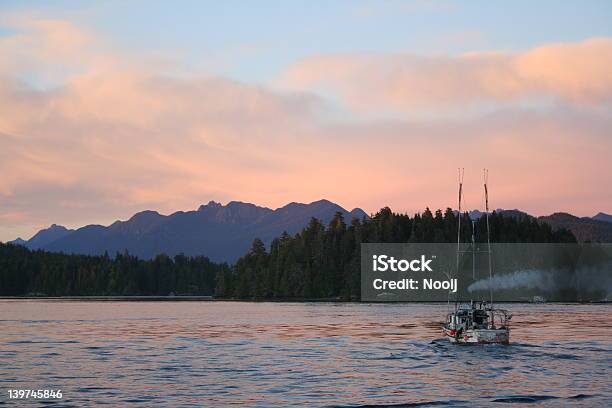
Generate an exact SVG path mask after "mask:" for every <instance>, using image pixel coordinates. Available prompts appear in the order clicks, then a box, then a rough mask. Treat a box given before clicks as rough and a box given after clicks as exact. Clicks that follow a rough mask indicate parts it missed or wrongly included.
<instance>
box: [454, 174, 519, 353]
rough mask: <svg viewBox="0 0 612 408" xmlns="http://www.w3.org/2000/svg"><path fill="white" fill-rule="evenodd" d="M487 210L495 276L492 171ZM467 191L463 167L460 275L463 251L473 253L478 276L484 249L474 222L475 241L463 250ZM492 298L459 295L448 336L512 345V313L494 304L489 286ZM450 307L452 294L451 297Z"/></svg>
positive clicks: (460, 340) (461, 340)
mask: <svg viewBox="0 0 612 408" xmlns="http://www.w3.org/2000/svg"><path fill="white" fill-rule="evenodd" d="M483 179H484V195H485V197H484V198H485V200H484V201H485V213H484V216H485V217H486V226H487V245H486V251H484V252H485V253H486V255H487V256H488V265H489V278H491V277H492V268H491V241H490V230H489V192H488V188H487V182H488V171H487V170H486V169H485V170H484V172H483ZM462 193H463V169H459V208H458V228H457V275H459V266H460V264H459V259H460V255H461V254H462V253H466V252H470V253H471V255H472V277H473V278H474V279H476V267H475V265H476V261H475V257H476V253H477V252H483V251H477V249H476V239H475V236H476V232H475V230H476V227H475V221H472V242H471V245H470V250H469V251H462V250H461V215H462V214H461V198H462ZM489 295H490V296H489V301H488V302H487V301H486V300H484V299H481V300H474V299H470V301H469V302H464V301H461V300H460V298H459V296H456V298H455V303H454V310H453V311H452V312H450V313H448V314H447V316H446V321H445V323H444V327H443V332H444V336H445V337H446V338H448V340H449V341H450V342H451V343H458V344H509V343H510V319H511V318H512V314H511V313H510V312H509V311H508V310H505V309H498V308H496V307H494V304H493V291H492V289H489ZM449 306H450V297H449Z"/></svg>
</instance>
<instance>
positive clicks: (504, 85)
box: [278, 38, 612, 112]
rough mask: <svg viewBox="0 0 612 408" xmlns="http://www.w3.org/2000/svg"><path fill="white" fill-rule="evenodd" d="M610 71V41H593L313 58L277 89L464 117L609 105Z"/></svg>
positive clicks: (358, 105) (368, 107) (363, 105)
mask: <svg viewBox="0 0 612 408" xmlns="http://www.w3.org/2000/svg"><path fill="white" fill-rule="evenodd" d="M611 68H612V39H610V38H594V39H589V40H585V41H583V42H579V43H570V44H551V45H544V46H542V47H538V48H535V49H532V50H529V51H527V52H523V53H508V52H489V53H468V54H465V55H460V56H448V55H447V56H444V55H443V56H420V55H410V54H346V55H328V56H318V57H312V58H308V59H305V60H302V61H298V62H296V63H295V64H293V65H292V66H290V67H289V68H288V69H287V70H286V71H285V72H284V73H283V75H282V78H281V79H280V80H279V81H278V83H279V85H280V86H282V87H283V88H285V89H293V90H303V91H304V90H310V91H316V92H324V93H327V94H331V95H333V96H335V97H336V98H338V99H339V100H341V101H343V102H344V103H346V104H347V105H348V106H350V107H352V108H354V109H357V110H358V111H366V112H367V111H376V110H383V109H391V110H399V111H411V110H414V109H415V108H417V109H418V108H433V109H444V108H447V109H448V108H450V109H462V108H465V106H466V104H467V105H470V104H475V105H477V104H482V103H492V102H503V103H505V102H512V101H514V102H516V101H520V100H525V99H527V100H528V99H531V98H553V99H558V100H563V101H568V102H571V103H574V104H590V105H593V104H599V103H606V104H609V103H610V101H611V100H612V69H611Z"/></svg>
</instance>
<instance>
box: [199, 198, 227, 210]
mask: <svg viewBox="0 0 612 408" xmlns="http://www.w3.org/2000/svg"><path fill="white" fill-rule="evenodd" d="M219 207H223V205H222V204H221V203H218V202H216V201H214V200H210V201H209V202H208V204H202V205H201V206H200V207H198V211H204V210H206V209H210V208H219Z"/></svg>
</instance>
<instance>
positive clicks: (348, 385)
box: [0, 300, 612, 407]
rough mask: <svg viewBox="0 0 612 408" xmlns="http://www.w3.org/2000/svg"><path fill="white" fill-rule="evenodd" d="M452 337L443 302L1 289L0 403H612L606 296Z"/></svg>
mask: <svg viewBox="0 0 612 408" xmlns="http://www.w3.org/2000/svg"><path fill="white" fill-rule="evenodd" d="M506 307H507V308H508V309H510V310H511V311H512V312H513V314H514V318H513V320H512V321H513V329H512V332H511V344H510V345H508V346H503V345H490V346H465V345H451V344H449V343H447V341H446V340H445V339H443V338H442V336H441V322H442V321H443V319H444V316H445V313H446V309H447V305H445V304H331V303H248V302H213V301H209V302H170V301H163V302H115V301H106V302H86V301H40V300H36V301H13V300H7V301H0V393H1V394H0V404H7V405H9V406H23V405H28V404H33V405H41V401H38V400H31V399H30V400H10V399H9V398H8V390H9V389H34V390H38V389H52V390H58V389H61V390H62V394H63V398H62V399H61V400H55V401H53V400H45V401H44V402H43V403H42V405H47V406H54V404H55V405H57V406H74V407H85V406H94V405H100V404H107V405H108V406H130V405H131V406H138V407H146V406H160V407H187V406H193V407H196V406H220V407H221V406H228V405H232V404H246V405H248V406H266V407H268V406H293V405H308V406H338V407H354V406H364V405H372V406H374V405H380V406H385V405H386V406H389V405H390V406H393V405H399V406H413V405H414V406H430V405H431V406H438V405H441V406H445V405H446V406H466V407H467V406H470V407H473V406H500V407H506V406H513V405H517V406H524V405H525V404H533V405H535V406H550V407H557V406H585V407H591V406H612V378H611V377H612V325H611V323H612V319H611V312H612V306H611V305H564V304H538V305H518V304H513V305H506Z"/></svg>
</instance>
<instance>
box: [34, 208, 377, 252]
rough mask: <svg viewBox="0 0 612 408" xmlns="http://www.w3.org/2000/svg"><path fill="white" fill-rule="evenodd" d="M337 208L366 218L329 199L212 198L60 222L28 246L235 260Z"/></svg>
mask: <svg viewBox="0 0 612 408" xmlns="http://www.w3.org/2000/svg"><path fill="white" fill-rule="evenodd" d="M336 212H340V213H342V214H343V215H344V218H345V220H346V222H347V223H348V222H350V220H351V219H352V218H359V219H361V218H363V217H367V214H366V213H365V212H364V211H363V210H361V209H359V208H356V209H354V210H352V211H347V210H345V209H344V208H342V207H341V206H339V205H337V204H335V203H332V202H331V201H328V200H319V201H315V202H312V203H310V204H301V203H290V204H287V205H286V206H284V207H281V208H278V209H276V210H272V209H270V208H266V207H259V206H257V205H254V204H250V203H243V202H239V201H232V202H230V203H228V204H227V205H221V204H220V203H217V202H214V201H211V202H209V203H208V204H206V205H202V206H200V208H198V210H197V211H185V212H183V211H179V212H176V213H174V214H171V215H161V214H159V213H158V212H156V211H143V212H139V213H137V214H135V215H133V216H132V217H131V218H130V219H129V220H127V221H116V222H114V223H113V224H111V225H109V226H102V225H87V226H85V227H82V228H79V229H77V230H69V229H66V228H64V227H61V226H58V225H52V226H51V227H50V228H48V229H45V230H41V231H39V232H38V233H37V234H36V235H34V236H33V237H32V239H30V240H29V241H27V243H26V244H25V245H26V246H28V247H30V248H32V249H38V248H42V249H45V250H48V251H52V252H65V253H77V254H88V255H101V254H104V252H107V253H108V254H109V255H111V256H112V255H114V254H115V253H116V252H123V251H125V250H127V251H128V252H129V253H130V254H133V255H136V256H138V257H140V258H144V259H150V258H153V257H155V256H156V255H158V254H160V253H166V254H168V255H170V256H174V255H176V254H179V253H184V254H185V255H194V256H195V255H205V256H208V257H209V258H210V259H211V260H213V261H217V262H223V261H226V262H233V261H235V260H236V259H237V258H238V257H240V256H242V255H244V254H245V253H246V252H248V250H249V248H250V246H251V243H252V241H253V239H254V238H261V239H262V240H263V241H264V242H265V243H266V244H268V243H269V242H271V241H272V239H274V238H276V237H278V236H280V235H281V234H282V233H283V231H286V232H288V233H289V234H294V233H297V232H298V231H300V230H301V229H302V228H303V227H305V226H306V225H307V223H308V222H309V221H310V219H311V218H312V217H314V218H317V219H319V220H320V221H321V222H323V223H328V222H329V221H330V220H331V219H332V217H333V216H334V214H335V213H336Z"/></svg>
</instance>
